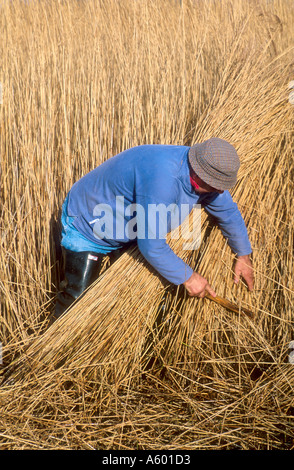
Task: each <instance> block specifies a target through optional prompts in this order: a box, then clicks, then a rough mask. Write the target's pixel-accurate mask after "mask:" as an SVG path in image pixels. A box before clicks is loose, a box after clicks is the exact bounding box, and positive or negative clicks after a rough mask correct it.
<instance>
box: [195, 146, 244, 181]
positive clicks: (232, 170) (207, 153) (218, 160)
mask: <svg viewBox="0 0 294 470" xmlns="http://www.w3.org/2000/svg"><path fill="white" fill-rule="evenodd" d="M189 162H190V165H191V167H192V168H193V170H194V171H195V173H196V175H197V176H199V178H201V179H202V180H203V181H204V182H205V183H207V184H209V185H210V186H212V187H213V188H215V189H219V190H225V189H230V188H232V187H233V186H234V185H235V184H236V182H237V174H238V170H239V168H240V160H239V157H238V154H237V152H236V150H235V148H234V147H233V146H232V145H231V144H229V143H228V142H227V141H226V140H223V139H219V138H218V137H212V138H211V139H208V140H206V141H205V142H203V143H201V144H195V145H193V146H192V147H191V148H190V150H189Z"/></svg>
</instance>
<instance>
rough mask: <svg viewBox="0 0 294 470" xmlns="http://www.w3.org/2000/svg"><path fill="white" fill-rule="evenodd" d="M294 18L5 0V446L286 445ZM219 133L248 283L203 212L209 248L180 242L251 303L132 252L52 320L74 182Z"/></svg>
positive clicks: (234, 9) (284, 11)
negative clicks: (211, 293)
mask: <svg viewBox="0 0 294 470" xmlns="http://www.w3.org/2000/svg"><path fill="white" fill-rule="evenodd" d="M293 22H294V11H293V6H292V4H291V2H290V1H287V0H273V1H266V0H260V1H258V2H252V1H250V0H248V1H243V0H242V1H241V0H231V1H229V0H223V1H222V2H217V1H213V0H207V1H203V0H198V1H196V0H195V1H192V0H190V1H189V0H186V1H181V2H180V1H172V0H170V1H163V0H162V1H161V0H156V1H153V0H148V1H147V0H139V1H133V0H119V1H118V0H116V1H114V0H109V1H107V2H103V1H102V0H101V1H99V0H84V1H75V0H72V1H66V0H65V1H53V0H52V1H51V0H49V1H47V2H34V1H29V2H21V1H15V2H8V1H5V0H2V1H1V3H0V30H1V31H2V38H1V39H2V40H1V42H0V52H1V57H2V63H1V66H0V82H1V83H2V90H3V97H2V102H1V104H0V132H1V141H0V149H1V219H0V220H1V252H0V263H1V269H0V289H1V304H0V305H1V312H0V315H1V326H0V335H1V343H2V353H3V364H2V371H1V377H2V384H1V388H0V404H1V412H0V413H1V420H0V448H1V449H30V448H31V449H89V450H91V449H122V450H126V449H129V450H135V449H136V450H137V449H156V450H158V449H185V450H198V449H211V450H219V449H228V450H230V449H240V450H248V449H251V450H262V449H267V450H272V449H282V450H288V449H293V445H294V426H293V410H294V400H293V384H294V381H293V379H294V369H293V364H290V363H289V362H288V353H289V351H288V344H289V342H290V341H291V340H293V339H294V338H293V303H294V296H293V294H294V285H293V279H294V273H293V247H294V243H293V242H294V231H293V228H294V226H293V224H294V222H293V221H294V213H293V211H294V209H293V204H292V200H293V194H294V191H293V181H294V165H293V110H294V109H293V106H292V105H291V104H290V103H289V101H288V94H289V90H288V89H287V85H288V83H289V81H290V80H293V73H294V70H293V65H294V56H293V51H294V49H293V47H294V41H293V39H294V38H293ZM210 136H218V137H221V138H224V139H227V140H229V141H230V142H231V143H232V144H233V145H235V146H236V148H237V149H238V152H239V155H240V158H241V170H240V178H239V181H238V184H237V185H236V187H235V188H234V190H233V192H232V193H233V196H234V199H235V200H236V202H238V205H239V207H240V210H241V212H242V214H243V216H244V218H245V221H246V223H247V225H248V231H249V235H250V238H251V242H252V246H253V260H254V270H255V276H256V287H255V290H254V292H253V293H249V292H248V291H247V289H246V286H245V285H244V283H243V282H240V283H239V284H238V285H234V284H233V263H234V256H233V255H232V253H231V251H230V249H229V247H228V246H227V244H226V240H225V239H224V238H223V237H222V235H221V233H220V231H219V229H218V228H217V227H216V226H215V225H214V224H213V221H211V220H210V219H209V218H208V217H207V216H206V214H205V213H204V212H203V213H202V214H201V238H202V243H201V247H200V248H199V249H198V250H196V251H183V249H182V246H183V237H184V233H182V237H180V238H179V239H178V240H174V239H173V238H172V237H171V238H170V239H169V243H170V244H171V246H172V247H173V249H174V250H175V251H176V252H177V253H178V254H179V256H182V257H183V258H184V259H186V260H187V262H189V263H190V265H191V266H194V267H195V269H197V270H199V272H201V273H202V274H203V275H205V276H207V278H208V280H209V282H210V283H211V285H212V286H213V287H214V289H215V290H216V292H217V294H218V295H219V296H221V297H224V298H226V299H228V300H229V301H231V302H233V303H235V304H236V305H238V306H240V311H239V312H231V311H230V310H228V309H226V308H224V307H223V306H221V305H219V304H217V303H215V302H211V301H210V300H209V299H205V300H198V299H192V298H189V297H188V296H187V295H186V293H185V292H184V291H183V289H182V288H181V287H179V288H175V287H173V286H170V285H168V284H167V283H166V282H165V281H164V280H163V279H161V278H160V276H158V275H157V274H156V273H155V272H154V271H153V270H152V269H151V268H150V267H149V266H148V265H147V264H146V263H145V261H144V259H143V257H142V256H141V254H140V253H139V251H138V249H137V247H136V246H133V247H131V248H129V249H128V251H126V252H125V253H124V254H123V255H122V256H121V257H120V258H119V259H118V260H117V261H116V262H115V263H114V264H112V265H111V266H107V265H106V266H105V270H104V272H103V274H102V275H101V276H100V278H99V279H98V280H97V282H95V283H94V284H93V285H92V286H91V287H90V288H89V290H88V291H87V293H86V295H85V296H84V297H82V298H81V299H80V300H79V301H78V302H77V303H76V304H74V306H73V307H72V308H71V309H70V310H69V311H68V312H67V313H66V314H65V316H64V317H62V318H60V319H59V320H58V321H57V322H56V323H54V324H53V325H51V326H50V327H48V325H47V318H48V316H49V314H50V312H51V311H52V310H53V308H54V301H55V296H56V292H57V286H58V283H59V280H60V278H61V275H62V272H61V263H60V260H61V254H60V245H59V243H60V222H59V217H60V207H61V204H62V202H63V200H64V198H65V196H66V193H67V191H68V190H69V189H70V187H71V185H72V184H73V183H74V181H76V180H77V179H78V178H80V177H81V176H82V175H83V174H85V173H86V172H88V171H89V170H91V169H92V168H94V167H96V166H97V165H99V164H100V163H101V162H103V161H104V160H106V159H107V158H109V157H111V156H112V155H114V154H116V153H118V152H119V151H121V150H123V149H125V148H128V147H131V146H134V145H140V144H143V143H150V144H152V143H154V144H156V143H167V144H179V145H192V144H193V143H194V142H197V141H203V140H205V139H206V138H208V137H210ZM187 229H189V224H188V226H187ZM242 307H244V308H248V309H249V310H251V311H253V312H254V317H253V318H250V317H247V316H246V315H243V314H242Z"/></svg>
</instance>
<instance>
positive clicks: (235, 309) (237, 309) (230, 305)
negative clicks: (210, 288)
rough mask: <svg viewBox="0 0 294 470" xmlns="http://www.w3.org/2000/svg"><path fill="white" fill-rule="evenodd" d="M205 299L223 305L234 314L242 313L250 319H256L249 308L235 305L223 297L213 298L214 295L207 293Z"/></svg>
mask: <svg viewBox="0 0 294 470" xmlns="http://www.w3.org/2000/svg"><path fill="white" fill-rule="evenodd" d="M205 298H207V299H209V300H213V302H216V303H217V304H219V305H221V306H222V307H225V308H227V309H228V310H231V311H232V312H235V313H240V312H241V313H244V314H245V315H247V316H248V317H250V318H253V317H254V314H253V312H251V311H250V310H248V309H247V308H244V307H239V305H236V304H233V303H232V302H230V301H229V300H227V299H223V298H222V297H219V296H218V295H217V296H216V297H213V296H212V295H210V294H208V293H207V294H206V295H205Z"/></svg>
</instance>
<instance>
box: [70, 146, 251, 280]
mask: <svg viewBox="0 0 294 470" xmlns="http://www.w3.org/2000/svg"><path fill="white" fill-rule="evenodd" d="M189 148H190V147H187V146H175V145H142V146H138V147H134V148H131V149H128V150H125V151H124V152H121V153H120V154H118V155H116V156H114V157H112V158H110V159H108V160H107V161H105V162H104V163H102V164H101V165H100V166H98V167H97V168H95V169H94V170H92V171H91V172H90V173H88V174H86V175H85V176H83V177H82V178H81V179H80V180H79V181H77V182H76V183H75V184H74V185H73V187H72V188H71V190H70V192H69V194H68V206H67V212H68V215H69V216H70V217H74V219H73V220H74V222H73V224H74V226H75V228H76V229H77V230H78V231H79V233H80V234H82V235H83V236H84V237H85V238H86V239H88V240H89V241H91V242H94V243H95V244H97V251H100V249H101V250H102V251H103V249H104V248H105V247H111V248H116V247H117V248H120V247H121V246H123V245H124V244H125V243H128V242H129V241H130V240H134V239H135V240H136V241H137V244H138V248H139V250H140V251H141V253H142V254H143V256H144V257H145V259H146V260H147V261H148V262H149V263H150V264H151V265H152V266H153V267H154V268H155V269H156V270H157V271H158V272H159V273H160V274H161V275H162V276H163V277H164V278H165V279H167V280H168V281H169V282H171V283H173V284H176V285H179V284H182V283H183V282H184V281H185V280H187V279H189V277H190V276H191V275H192V273H193V269H192V268H191V267H190V266H189V265H187V264H186V263H185V262H184V261H183V260H182V259H181V258H179V257H178V256H177V255H176V254H175V253H174V252H173V250H172V249H171V248H170V246H169V245H168V243H167V242H166V233H168V232H169V231H170V229H171V228H174V227H173V226H172V224H174V220H176V219H173V218H172V216H171V212H169V211H168V212H167V218H166V220H167V224H163V225H164V227H163V226H162V225H160V224H159V216H158V213H157V214H156V211H155V212H153V210H154V208H155V207H159V204H163V205H164V207H169V208H171V207H178V208H185V211H183V212H185V214H186V215H187V207H188V212H190V211H191V210H192V209H193V207H194V206H195V204H201V206H203V207H204V209H205V210H206V211H207V212H208V213H210V214H211V215H212V216H214V217H215V219H216V221H217V223H218V225H219V227H220V229H221V231H222V233H223V235H224V236H225V237H226V238H227V240H228V243H229V245H230V247H231V249H232V250H233V251H234V252H235V253H236V254H237V255H239V256H241V255H246V254H249V253H251V245H250V242H249V239H248V234H247V229H246V226H245V223H244V220H243V218H242V216H241V214H240V211H239V209H238V207H237V204H236V203H235V202H233V200H232V197H231V195H230V193H229V192H228V191H224V192H223V193H222V194H218V193H207V194H201V195H200V194H197V193H196V192H195V190H194V189H193V187H192V185H191V182H190V169H189V163H188V151H189ZM171 205H172V206H171ZM150 209H152V210H150ZM134 210H136V212H134ZM179 213H180V216H181V211H180V212H179ZM150 214H151V216H150ZM154 214H156V215H155V216H154ZM155 221H157V223H158V225H156V224H155ZM182 221H183V219H180V222H182ZM154 224H155V225H154ZM162 227H163V228H162ZM99 248H100V249H99Z"/></svg>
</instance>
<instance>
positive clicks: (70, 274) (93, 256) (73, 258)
mask: <svg viewBox="0 0 294 470" xmlns="http://www.w3.org/2000/svg"><path fill="white" fill-rule="evenodd" d="M104 256H105V255H103V254H99V253H94V252H92V251H82V252H74V251H70V250H66V249H64V248H63V259H64V277H65V279H64V281H62V282H61V283H60V287H61V291H60V292H59V293H58V295H57V302H56V306H55V312H54V313H53V314H52V316H51V318H50V320H51V322H54V321H55V320H56V319H57V318H59V317H60V316H61V315H62V314H63V313H64V312H65V310H66V309H67V308H68V307H69V306H70V305H71V304H72V303H73V302H74V301H75V300H76V299H77V298H78V297H80V296H81V295H82V293H83V292H84V291H85V290H86V289H87V288H88V287H89V286H90V285H91V284H92V283H93V282H94V281H95V280H96V279H97V278H98V276H99V273H100V270H101V265H102V260H103V258H104Z"/></svg>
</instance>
